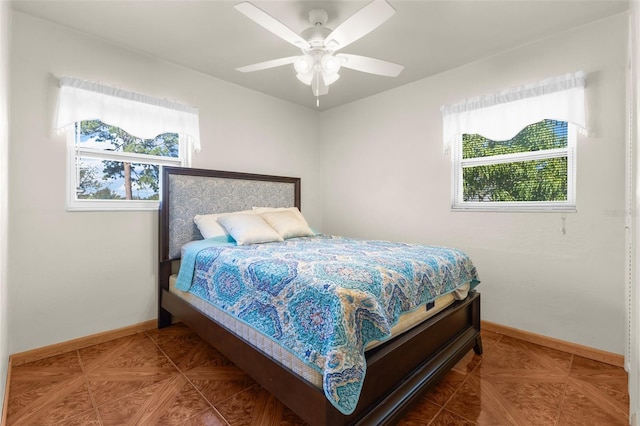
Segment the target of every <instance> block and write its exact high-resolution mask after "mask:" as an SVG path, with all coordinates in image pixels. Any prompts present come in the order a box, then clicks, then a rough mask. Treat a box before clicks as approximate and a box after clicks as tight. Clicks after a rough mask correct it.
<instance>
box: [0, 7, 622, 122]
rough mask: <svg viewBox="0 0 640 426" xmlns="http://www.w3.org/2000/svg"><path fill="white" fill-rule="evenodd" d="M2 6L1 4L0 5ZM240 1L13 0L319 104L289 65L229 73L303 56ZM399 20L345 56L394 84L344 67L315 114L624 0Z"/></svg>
mask: <svg viewBox="0 0 640 426" xmlns="http://www.w3.org/2000/svg"><path fill="white" fill-rule="evenodd" d="M0 1H1V0H0ZM239 1H241V0H237V1H229V0H217V1H211V0H199V1H198V0H196V1H185V0H174V1H166V0H161V1H158V0H155V1H154V0H140V1H110V0H90V1H78V0H71V1H59V0H46V1H45V0H42V1H26V0H17V1H13V2H12V7H13V9H14V10H16V11H20V12H24V13H27V14H30V15H33V16H36V17H39V18H42V19H45V20H48V21H52V22H55V23H57V24H60V25H63V26H66V27H70V28H73V29H75V30H78V31H81V32H84V33H87V34H91V35H94V36H97V37H99V38H101V39H104V40H108V41H110V42H113V43H115V44H117V45H120V46H124V47H126V48H129V49H132V50H134V51H138V52H144V53H147V54H150V55H153V56H156V57H159V58H162V59H164V60H167V61H170V62H173V63H176V64H180V65H183V66H185V67H188V68H191V69H194V70H197V71H200V72H203V73H205V74H209V75H211V76H214V77H217V78H220V79H223V80H226V81H229V82H232V83H236V84H239V85H241V86H244V87H248V88H251V89H254V90H258V91H260V92H263V93H267V94H269V95H273V96H275V97H278V98H281V99H285V100H288V101H291V102H294V103H297V104H300V105H303V106H306V107H309V108H316V102H315V101H316V100H315V98H314V97H313V94H312V93H311V89H310V88H309V86H305V85H304V84H302V83H301V82H299V81H298V80H297V79H296V77H295V71H294V70H293V65H287V66H283V67H279V68H274V69H269V70H264V71H256V72H253V73H246V74H243V73H240V72H238V71H236V70H235V68H237V67H240V66H243V65H248V64H253V63H256V62H262V61H266V60H270V59H275V58H281V57H286V56H294V55H298V54H299V53H300V51H299V50H298V49H297V48H296V47H294V46H292V45H290V44H288V43H287V42H285V41H284V40H281V39H280V38H278V37H277V36H275V35H273V34H272V33H270V32H268V31H267V30H265V29H264V28H262V27H260V26H258V25H257V24H256V23H254V22H253V21H251V20H250V19H248V18H247V17H245V16H244V15H242V14H241V13H239V12H238V11H236V10H235V9H234V7H233V5H234V4H235V3H238V2H239ZM252 3H253V4H254V5H256V6H258V7H259V8H261V9H263V10H264V11H265V12H267V13H269V14H270V15H272V16H273V17H275V18H277V19H278V20H280V21H281V22H282V23H284V24H285V25H287V26H288V27H290V28H291V29H293V30H294V31H296V32H298V33H300V32H301V31H302V30H304V29H306V28H307V27H309V22H308V13H309V11H310V10H311V9H318V8H323V9H325V10H326V11H327V12H328V15H329V21H328V22H327V27H329V28H335V27H336V26H337V25H338V24H340V23H341V22H343V21H344V20H345V19H346V18H348V17H349V16H351V15H352V14H353V13H355V12H356V11H357V10H359V9H360V8H362V7H363V6H364V5H366V4H367V3H368V1H355V0H354V1H352V0H349V1H315V0H308V1H306V0H302V1H301V0H296V1H283V0H280V1H262V0H256V1H252ZM389 3H390V4H391V5H392V6H393V7H394V8H395V9H396V14H395V15H394V16H393V17H392V18H390V19H389V20H388V21H387V22H385V23H384V24H382V25H381V26H380V27H378V28H377V29H375V30H374V31H373V32H371V33H370V34H368V35H366V36H365V37H363V38H362V39H360V40H358V41H356V42H354V43H353V44H351V45H349V46H347V47H346V48H345V49H344V51H341V53H353V54H358V55H364V56H371V57H374V58H378V59H382V60H385V61H390V62H395V63H398V64H401V65H404V67H405V69H404V70H403V71H402V73H401V74H400V75H399V76H398V77H396V78H390V77H381V76H375V75H371V74H366V73H361V72H357V71H353V70H349V69H344V68H343V69H342V70H341V71H340V75H341V78H340V79H339V80H338V81H337V82H336V83H334V84H332V85H331V87H330V90H329V94H328V95H325V96H322V97H321V98H320V108H319V109H320V110H325V109H329V108H332V107H335V106H338V105H342V104H345V103H348V102H351V101H354V100H357V99H361V98H364V97H367V96H370V95H373V94H375V93H379V92H382V91H385V90H389V89H391V88H394V87H397V86H400V85H403V84H407V83H410V82H412V81H415V80H418V79H422V78H425V77H428V76H430V75H434V74H437V73H440V72H442V71H445V70H447V69H451V68H454V67H457V66H460V65H463V64H466V63H469V62H472V61H475V60H478V59H480V58H483V57H486V56H489V55H493V54H495V53H498V52H501V51H505V50H508V49H511V48H514V47H517V46H521V45H523V44H526V43H530V42H532V41H535V40H538V39H541V38H545V37H548V36H550V35H553V34H555V33H559V32H563V31H566V30H567V29H569V28H573V27H576V26H580V25H583V24H586V23H589V22H592V21H595V20H598V19H601V18H603V17H606V16H610V15H614V14H617V13H621V12H624V11H626V10H627V9H628V2H627V1H626V0H605V1H598V0H567V1H561V0H546V1H545V0H534V1H529V0H509V1H504V0H503V1H484V0H470V1H458V0H449V1H447V0H440V1H435V0H412V1H411V0H389Z"/></svg>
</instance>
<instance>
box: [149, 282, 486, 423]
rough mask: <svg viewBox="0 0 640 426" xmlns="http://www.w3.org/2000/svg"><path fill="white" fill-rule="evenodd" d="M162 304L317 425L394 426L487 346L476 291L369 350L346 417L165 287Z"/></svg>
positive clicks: (308, 386) (309, 386)
mask: <svg viewBox="0 0 640 426" xmlns="http://www.w3.org/2000/svg"><path fill="white" fill-rule="evenodd" d="M160 309H163V310H165V311H166V312H170V313H171V315H173V316H175V317H176V318H178V319H180V320H181V321H183V322H184V323H185V324H186V325H187V326H189V328H191V329H192V330H194V331H195V332H196V333H197V334H198V335H200V336H201V337H202V338H203V339H204V340H206V341H207V342H208V343H209V344H211V345H212V346H213V347H215V348H216V349H218V350H219V351H220V352H221V353H222V354H223V355H225V356H226V357H227V358H229V360H231V361H232V362H233V363H234V364H236V365H237V366H238V367H240V368H241V369H242V370H244V371H245V372H246V373H247V374H248V375H250V376H251V377H252V378H253V379H254V380H256V381H257V382H258V383H260V384H261V385H262V386H263V387H264V388H265V389H267V390H268V391H269V392H271V393H272V394H273V395H274V396H275V397H276V398H278V399H279V400H280V401H281V402H282V403H284V404H285V405H287V406H288V407H289V408H290V409H291V410H292V411H294V412H295V413H296V414H297V415H298V416H300V417H301V418H302V419H303V420H304V421H306V422H307V423H309V424H310V425H312V426H334V425H335V426H339V425H374V424H375V425H384V424H395V423H397V421H398V420H399V419H400V418H401V417H402V415H403V414H404V413H405V412H406V410H407V409H408V408H410V407H411V405H412V404H413V403H414V402H415V401H416V400H417V399H418V398H419V397H420V395H421V394H422V393H423V391H424V390H426V389H428V388H429V387H431V386H432V385H434V384H436V383H437V382H438V381H439V380H440V379H441V378H442V377H443V376H444V375H445V374H446V373H447V372H448V371H449V370H450V369H451V368H452V367H453V366H454V365H455V364H456V363H458V361H460V360H461V359H462V358H463V357H464V356H465V355H466V354H467V353H468V352H469V351H470V350H471V349H474V350H475V351H476V352H477V351H478V350H480V351H481V341H480V294H479V293H477V292H471V293H470V294H469V296H468V297H467V298H466V299H465V300H462V301H458V302H455V303H454V304H453V305H452V306H450V307H449V308H447V309H445V310H444V311H442V312H440V313H439V314H437V315H435V316H434V317H432V318H430V319H429V320H427V321H426V322H424V323H423V324H421V325H419V326H417V327H415V328H413V329H412V330H409V331H408V332H406V333H404V334H403V335H401V336H399V337H398V338H396V339H393V340H391V341H389V342H387V343H385V344H383V345H381V346H378V347H377V348H375V349H373V350H371V351H369V352H368V353H367V376H366V379H365V381H364V384H363V389H362V393H361V395H360V400H359V403H358V406H357V408H356V410H355V411H354V413H353V414H351V415H348V416H345V415H343V414H342V413H340V412H339V411H338V410H336V409H335V408H334V407H333V406H332V405H331V403H330V402H329V401H328V400H327V399H326V398H325V396H324V393H323V392H322V390H320V389H318V388H316V387H315V386H313V385H312V384H311V383H308V382H306V381H305V380H303V379H301V378H300V377H298V376H297V375H295V374H294V373H292V372H291V371H290V370H288V369H286V368H285V367H283V366H282V365H280V364H279V363H278V362H277V361H275V360H273V359H272V358H271V357H269V356H268V355H267V354H265V353H263V352H262V351H260V350H259V349H257V348H255V347H253V346H251V345H250V344H248V343H246V342H245V341H244V340H242V339H241V338H239V337H237V336H236V335H234V334H233V333H231V332H230V331H229V330H227V329H226V328H224V327H223V326H221V325H219V324H218V323H216V322H215V321H213V320H212V319H211V318H209V317H208V316H207V315H205V314H203V313H202V312H200V311H198V310H197V309H194V308H193V307H192V306H191V305H189V304H188V303H187V302H185V301H183V300H182V299H180V298H179V297H177V296H175V295H173V294H171V293H170V292H168V291H166V290H163V291H162V293H161V308H160Z"/></svg>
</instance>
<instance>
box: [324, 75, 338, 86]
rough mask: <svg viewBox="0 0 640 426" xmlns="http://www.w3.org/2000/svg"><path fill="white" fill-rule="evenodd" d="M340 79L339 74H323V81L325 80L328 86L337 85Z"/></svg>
mask: <svg viewBox="0 0 640 426" xmlns="http://www.w3.org/2000/svg"><path fill="white" fill-rule="evenodd" d="M339 78H340V74H337V73H334V74H326V73H324V72H323V73H322V79H323V80H324V84H326V85H327V86H329V85H330V84H333V83H335V82H336V81H338V79H339Z"/></svg>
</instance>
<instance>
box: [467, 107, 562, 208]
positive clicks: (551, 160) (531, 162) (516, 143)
mask: <svg viewBox="0 0 640 426" xmlns="http://www.w3.org/2000/svg"><path fill="white" fill-rule="evenodd" d="M570 145H571V144H570V138H569V127H568V125H567V123H566V122H564V121H555V120H543V121H540V122H538V123H534V124H531V125H529V126H527V127H525V128H524V129H523V130H522V131H521V132H520V133H519V134H518V135H516V136H515V137H514V138H512V139H509V140H506V141H493V140H490V139H487V138H485V137H483V136H481V135H477V134H465V135H463V137H462V146H461V150H459V151H458V152H457V153H456V154H455V155H457V156H458V160H457V162H456V164H457V165H458V166H457V167H458V170H457V172H456V173H458V174H457V175H456V176H455V178H457V179H459V180H461V182H456V183H454V184H455V185H456V186H457V188H458V191H457V194H455V195H454V207H456V206H458V207H461V206H465V205H471V206H473V205H476V206H481V205H487V204H493V205H496V206H497V205H500V204H505V205H507V204H508V205H511V206H513V205H518V204H519V205H524V204H527V203H528V204H529V205H530V206H534V205H538V206H540V207H544V206H547V207H548V206H549V205H553V204H554V203H555V204H556V205H557V206H561V207H567V206H568V204H571V203H572V202H573V200H572V198H573V196H572V194H573V193H572V188H571V185H572V183H573V176H572V173H571V172H572V169H573V161H574V159H573V149H571V146H570ZM479 208H482V207H479Z"/></svg>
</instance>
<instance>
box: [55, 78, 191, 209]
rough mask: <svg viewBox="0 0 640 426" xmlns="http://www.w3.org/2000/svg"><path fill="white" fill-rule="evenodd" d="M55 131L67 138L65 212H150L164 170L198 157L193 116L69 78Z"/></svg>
mask: <svg viewBox="0 0 640 426" xmlns="http://www.w3.org/2000/svg"><path fill="white" fill-rule="evenodd" d="M55 127H56V128H57V129H59V130H62V129H64V130H67V134H68V135H69V137H68V147H69V150H68V151H69V160H68V179H67V193H68V200H67V209H68V210H153V209H157V207H158V186H159V175H160V168H161V166H163V165H171V166H189V165H190V157H191V153H192V152H193V151H198V150H199V149H200V129H199V117H198V110H197V109H196V108H193V107H190V106H186V105H182V104H179V103H175V102H171V101H168V100H165V99H158V98H154V97H151V96H146V95H142V94H138V93H134V92H129V91H125V90H121V89H117V88H113V87H109V86H105V85H102V84H98V83H94V82H89V81H84V80H79V79H76V78H71V77H62V78H61V79H60V95H59V102H58V111H57V115H56V120H55Z"/></svg>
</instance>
